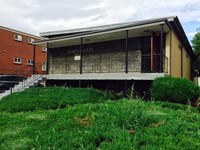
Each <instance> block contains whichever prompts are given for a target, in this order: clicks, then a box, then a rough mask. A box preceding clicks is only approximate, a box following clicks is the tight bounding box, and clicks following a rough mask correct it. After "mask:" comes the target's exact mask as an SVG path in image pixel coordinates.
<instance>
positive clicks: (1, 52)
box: [0, 28, 46, 74]
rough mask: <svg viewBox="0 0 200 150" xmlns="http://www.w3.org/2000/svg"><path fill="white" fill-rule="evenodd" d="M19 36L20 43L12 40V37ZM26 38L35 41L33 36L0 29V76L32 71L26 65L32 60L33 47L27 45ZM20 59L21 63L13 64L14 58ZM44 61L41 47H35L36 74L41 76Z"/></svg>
mask: <svg viewBox="0 0 200 150" xmlns="http://www.w3.org/2000/svg"><path fill="white" fill-rule="evenodd" d="M15 34H17V35H21V36H22V41H17V40H15V39H14V35H15ZM28 38H32V39H35V40H37V38H36V37H35V36H31V35H29V34H23V33H21V32H15V31H12V30H5V29H2V28H0V74H17V71H16V70H20V69H21V68H24V69H22V70H24V73H26V72H28V71H32V67H33V66H32V65H28V64H27V61H28V60H33V51H34V47H33V45H32V44H29V43H28ZM15 57H16V58H21V60H22V61H21V63H14V58H15ZM43 61H46V52H44V51H42V47H38V46H36V64H37V66H38V67H39V68H38V73H40V74H42V73H43V71H42V69H41V63H42V62H43Z"/></svg>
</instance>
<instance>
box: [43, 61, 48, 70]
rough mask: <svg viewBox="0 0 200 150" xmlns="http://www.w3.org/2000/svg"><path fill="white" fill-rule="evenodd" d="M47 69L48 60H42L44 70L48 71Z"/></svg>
mask: <svg viewBox="0 0 200 150" xmlns="http://www.w3.org/2000/svg"><path fill="white" fill-rule="evenodd" d="M46 70H47V62H46V61H43V62H42V71H46Z"/></svg>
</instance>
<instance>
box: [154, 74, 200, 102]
mask: <svg viewBox="0 0 200 150" xmlns="http://www.w3.org/2000/svg"><path fill="white" fill-rule="evenodd" d="M151 96H152V99H153V100H161V101H167V102H175V103H181V104H187V102H188V100H189V101H190V102H194V101H196V100H197V99H198V97H199V96H200V88H199V86H198V85H197V84H195V83H193V82H191V81H189V80H187V79H184V78H174V77H160V78H157V79H155V80H154V81H153V87H152V91H151Z"/></svg>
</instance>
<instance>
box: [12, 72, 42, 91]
mask: <svg viewBox="0 0 200 150" xmlns="http://www.w3.org/2000/svg"><path fill="white" fill-rule="evenodd" d="M43 76H44V75H32V77H31V78H30V79H29V78H28V79H26V80H23V81H22V82H21V86H19V87H18V88H17V89H15V88H11V93H12V92H19V91H21V90H22V89H24V88H26V87H28V86H29V85H31V84H32V83H34V82H35V81H38V80H39V79H40V78H41V79H42V77H43Z"/></svg>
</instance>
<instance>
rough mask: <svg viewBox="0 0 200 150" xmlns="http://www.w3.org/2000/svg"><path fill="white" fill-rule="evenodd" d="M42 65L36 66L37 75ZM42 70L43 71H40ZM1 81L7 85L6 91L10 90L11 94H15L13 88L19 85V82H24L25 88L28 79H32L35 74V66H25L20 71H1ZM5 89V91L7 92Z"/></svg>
mask: <svg viewBox="0 0 200 150" xmlns="http://www.w3.org/2000/svg"><path fill="white" fill-rule="evenodd" d="M41 66H42V65H41V64H40V63H37V64H36V65H35V73H36V74H37V73H38V72H39V71H38V70H39V69H38V68H41ZM40 70H41V69H40ZM0 74H2V75H1V77H0V81H1V82H2V83H4V84H6V89H8V88H10V90H11V93H12V92H13V87H14V86H15V85H16V84H18V83H19V82H23V84H22V85H23V86H25V84H27V83H26V82H27V80H26V79H27V78H28V77H31V75H32V74H33V66H25V67H22V68H20V69H18V70H14V71H13V70H12V71H11V70H9V69H0ZM6 89H4V90H6Z"/></svg>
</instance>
